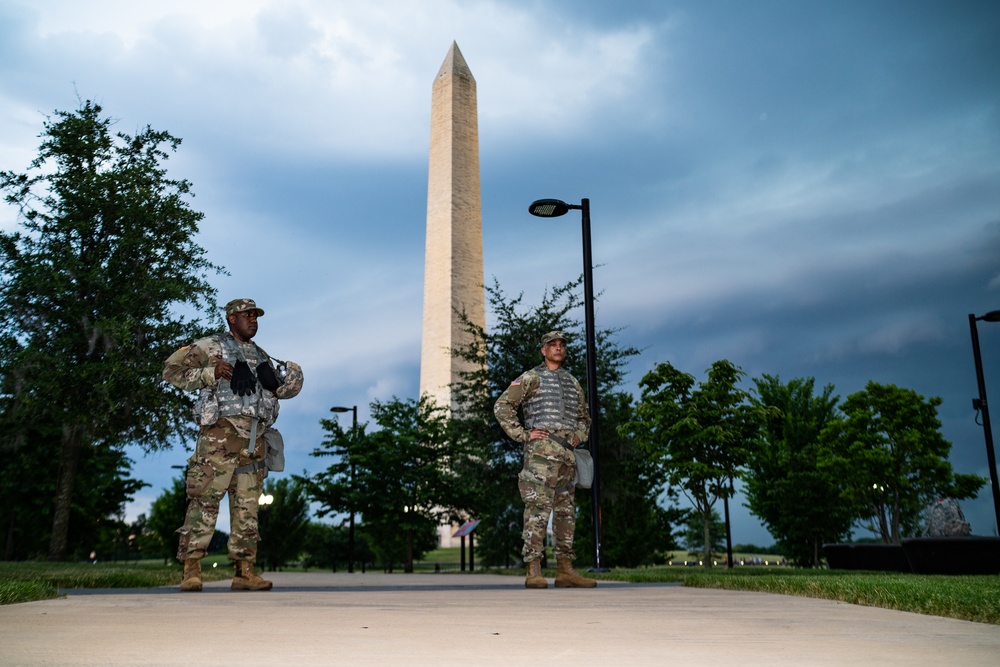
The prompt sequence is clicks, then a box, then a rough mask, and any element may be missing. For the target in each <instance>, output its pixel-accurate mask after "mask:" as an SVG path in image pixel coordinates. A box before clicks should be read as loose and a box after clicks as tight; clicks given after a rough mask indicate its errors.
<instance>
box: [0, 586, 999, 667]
mask: <svg viewBox="0 0 1000 667" xmlns="http://www.w3.org/2000/svg"><path fill="white" fill-rule="evenodd" d="M268 577H269V578H271V579H272V580H273V581H274V590H272V591H269V592H263V593H248V592H233V591H230V590H229V582H228V581H224V582H214V583H210V584H207V585H206V587H205V590H204V591H203V592H201V593H180V592H179V590H178V589H177V588H157V589H151V590H85V591H68V592H67V597H65V598H61V599H57V600H48V601H44V602H32V603H27V604H18V605H7V606H3V607H0V664H2V665H130V666H131V665H184V666H185V667H192V666H200V665H233V666H234V667H246V666H252V665H269V666H272V667H274V666H284V665H346V666H349V667H353V666H367V665H373V666H378V667H403V666H409V665H417V666H422V665H433V666H436V667H437V666H449V665H462V666H465V667H471V666H478V665H504V666H505V667H506V666H521V665H567V666H569V665H572V666H574V667H576V666H582V665H600V666H601V667H618V666H620V665H624V666H626V667H637V666H640V665H658V666H662V665H681V664H684V665H707V664H712V665H739V666H741V667H742V666H748V665H767V666H769V667H773V666H774V665H796V666H799V665H851V666H853V667H857V666H860V665H961V666H962V667H972V666H974V665H990V666H991V667H996V666H997V665H1000V626H995V625H986V624H981V623H970V622H966V621H956V620H951V619H946V618H937V617H933V616H921V615H918V614H910V613H904V612H898V611H887V610H883V609H872V608H868V607H858V606H855V605H850V604H844V603H839V602H831V601H826V600H812V599H808V598H798V597H790V596H783V595H771V594H767V593H739V592H731V591H718V590H706V589H695V588H683V587H681V586H678V585H669V584H654V585H651V584H619V583H610V582H601V583H600V584H599V585H598V587H597V588H596V589H591V590H576V589H554V588H549V589H547V590H530V591H529V590H525V589H524V587H523V579H521V578H518V577H505V576H497V575H482V574H418V575H405V574H391V575H386V574H372V573H369V574H360V573H355V574H346V573H343V574H329V573H306V574H303V573H280V572H279V573H270V574H268Z"/></svg>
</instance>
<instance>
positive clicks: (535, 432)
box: [493, 331, 597, 588]
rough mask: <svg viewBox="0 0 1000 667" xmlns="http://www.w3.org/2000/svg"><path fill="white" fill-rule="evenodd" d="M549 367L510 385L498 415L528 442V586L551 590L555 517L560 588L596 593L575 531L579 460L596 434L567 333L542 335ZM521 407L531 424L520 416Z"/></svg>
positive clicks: (524, 473)
mask: <svg viewBox="0 0 1000 667" xmlns="http://www.w3.org/2000/svg"><path fill="white" fill-rule="evenodd" d="M541 343H542V359H543V362H542V363H541V364H539V365H538V366H536V367H535V368H532V369H531V370H529V371H525V372H524V373H522V374H521V375H520V377H518V378H517V379H516V380H514V381H513V382H511V383H510V386H509V387H508V388H507V390H506V391H504V392H503V394H501V395H500V398H498V399H497V402H496V405H494V407H493V412H494V414H495V415H496V417H497V420H498V421H499V422H500V425H501V426H502V427H503V430H504V431H506V432H507V435H509V436H510V437H511V438H512V439H513V440H515V441H517V442H520V443H523V444H524V467H523V468H522V470H521V473H520V474H519V475H518V476H517V479H518V483H517V488H518V491H520V493H521V499H522V500H524V532H523V533H522V537H523V538H524V548H523V550H522V552H521V553H522V555H523V558H524V562H525V565H527V568H528V572H527V576H526V577H525V580H524V585H525V587H526V588H548V582H547V581H546V580H545V577H543V576H542V568H541V558H542V554H543V549H544V548H545V530H546V527H547V526H548V523H549V515H550V514H551V515H552V532H553V534H554V536H555V552H556V581H555V585H556V588H571V587H572V588H593V587H594V586H596V585H597V582H596V581H595V580H593V579H589V578H587V577H582V576H580V574H579V573H578V572H577V571H576V570H574V569H573V561H574V560H575V558H576V553H575V552H574V551H573V531H574V530H575V528H576V511H575V510H574V507H573V501H574V497H575V491H576V487H575V481H576V480H575V477H576V454H575V453H574V450H575V449H576V447H577V446H579V444H580V443H581V442H583V441H584V440H586V439H587V436H588V434H589V433H590V413H589V412H588V411H587V402H586V401H585V400H584V398H583V389H581V388H580V383H579V382H577V381H576V378H574V377H573V376H572V375H571V374H570V372H569V371H567V370H566V369H564V368H562V364H563V362H564V361H565V360H566V335H565V334H564V333H563V332H561V331H550V332H549V333H547V334H545V335H544V336H542V340H541ZM518 408H521V411H522V412H523V413H524V422H523V424H522V422H521V420H520V419H519V418H518Z"/></svg>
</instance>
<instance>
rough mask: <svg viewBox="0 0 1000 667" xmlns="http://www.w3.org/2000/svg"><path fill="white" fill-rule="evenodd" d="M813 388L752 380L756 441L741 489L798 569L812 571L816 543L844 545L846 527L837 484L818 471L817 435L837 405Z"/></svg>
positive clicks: (829, 393)
mask: <svg viewBox="0 0 1000 667" xmlns="http://www.w3.org/2000/svg"><path fill="white" fill-rule="evenodd" d="M815 382H816V381H815V379H814V378H805V379H803V378H798V379H794V380H791V381H790V382H788V383H787V384H786V383H782V382H781V380H780V378H778V377H775V376H771V375H762V376H761V377H760V378H757V379H755V380H754V384H755V386H756V390H757V391H756V398H754V399H752V400H753V402H754V404H755V405H757V406H758V407H759V408H761V414H762V415H763V416H764V420H763V428H762V435H763V438H762V440H761V442H760V443H759V446H758V447H755V448H753V449H752V450H751V455H750V458H749V461H748V465H747V470H748V473H747V476H746V484H745V490H746V497H747V505H748V506H749V508H750V511H751V512H752V513H753V514H754V515H755V516H757V517H759V518H760V519H761V521H762V522H763V523H764V525H765V526H766V527H767V529H768V531H769V532H770V533H771V535H773V536H774V538H775V539H776V540H777V542H778V545H779V546H780V548H781V553H782V554H784V555H785V556H786V557H787V558H788V559H789V560H790V561H791V562H792V563H793V564H795V565H798V566H800V567H819V566H820V564H821V559H822V555H823V554H822V546H823V544H824V543H826V542H839V541H841V540H843V539H845V538H846V537H847V536H848V535H850V532H851V525H852V523H853V514H852V512H851V508H850V506H849V505H848V504H847V503H845V502H844V501H843V500H842V499H841V497H840V486H841V484H840V480H839V479H837V478H835V477H833V476H831V475H830V474H829V473H828V472H825V471H823V470H820V469H819V467H818V460H819V456H820V446H821V445H820V433H821V432H822V431H823V429H824V428H826V427H827V426H828V425H829V424H831V423H833V422H834V421H835V420H836V418H837V414H838V413H837V403H838V401H839V400H840V399H839V397H837V396H834V395H833V386H832V385H827V386H826V387H824V389H823V393H822V394H820V395H818V396H817V395H816V393H815Z"/></svg>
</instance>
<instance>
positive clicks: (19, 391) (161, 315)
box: [0, 101, 218, 560]
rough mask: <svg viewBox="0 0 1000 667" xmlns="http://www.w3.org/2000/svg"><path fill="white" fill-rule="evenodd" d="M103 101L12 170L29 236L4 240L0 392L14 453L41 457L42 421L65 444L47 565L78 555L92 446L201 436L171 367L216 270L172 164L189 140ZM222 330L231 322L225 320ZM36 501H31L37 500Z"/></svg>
mask: <svg viewBox="0 0 1000 667" xmlns="http://www.w3.org/2000/svg"><path fill="white" fill-rule="evenodd" d="M111 125H112V120H111V119H110V118H106V117H103V116H102V109H101V107H100V106H99V105H97V104H94V103H92V102H90V101H87V102H84V103H82V104H81V106H80V108H79V109H77V110H76V111H75V112H63V111H57V112H55V118H54V119H52V118H49V119H47V120H46V121H45V123H44V132H43V133H42V135H41V137H42V143H41V145H40V147H39V152H38V157H37V158H35V160H33V161H32V163H31V165H30V166H29V169H28V171H27V172H26V173H23V174H18V173H13V172H9V171H4V172H0V189H2V190H3V192H4V193H5V199H6V201H7V202H8V203H10V204H12V205H14V206H17V207H18V210H19V222H20V226H21V230H20V231H15V232H13V233H8V232H0V354H2V355H3V356H2V359H0V395H2V396H4V400H3V405H2V408H3V410H4V425H5V426H7V427H8V429H9V430H6V431H5V432H6V433H7V436H6V437H7V438H9V440H8V441H7V443H6V444H5V448H6V449H14V448H16V447H21V446H24V447H32V446H34V443H32V442H29V441H28V439H27V438H28V436H29V435H30V434H31V426H32V425H33V424H39V423H46V424H51V425H52V426H53V428H54V429H55V430H56V431H57V433H58V437H59V445H58V450H57V452H55V460H56V461H58V472H57V474H56V489H55V492H54V494H53V496H52V497H53V512H52V530H51V537H50V544H49V550H48V556H49V558H50V559H53V560H62V559H65V558H66V557H67V555H68V553H69V547H70V543H69V535H70V522H71V514H72V507H73V504H74V503H75V502H77V501H78V498H79V494H80V493H81V492H82V493H85V494H86V493H87V490H86V489H83V490H82V491H81V489H80V487H79V485H78V484H77V481H78V472H79V470H80V460H81V455H82V453H83V452H85V451H87V450H89V449H95V448H96V449H103V450H108V449H116V448H120V447H122V446H123V445H125V444H128V443H135V444H138V445H140V446H142V447H144V448H146V449H147V450H153V449H157V448H160V447H164V446H168V445H169V444H170V442H171V440H172V439H174V438H177V437H179V436H183V435H189V434H190V432H191V427H190V425H189V423H188V421H189V420H188V419H187V414H186V412H187V411H186V410H184V409H183V408H184V407H186V406H188V405H190V399H189V398H187V397H184V396H182V395H180V394H179V393H178V392H172V391H164V389H163V386H162V383H161V382H160V379H159V378H160V370H161V367H160V366H161V363H162V359H164V358H165V357H166V356H167V355H168V354H169V353H170V352H172V351H173V349H174V348H176V347H177V345H178V344H179V343H180V341H183V340H185V339H186V338H187V337H188V336H190V335H191V333H192V330H194V331H198V330H199V329H201V328H202V326H203V325H202V321H201V320H199V319H193V320H191V321H186V320H185V319H184V318H183V317H173V316H171V315H170V312H171V310H172V309H174V308H177V307H181V308H184V309H185V310H187V311H188V312H191V313H194V314H198V313H199V312H204V313H210V306H211V305H212V304H213V303H214V296H215V291H214V290H213V289H212V288H211V287H210V285H209V284H208V282H207V280H206V276H205V273H206V272H208V271H214V270H217V269H216V267H215V266H213V265H212V264H210V263H209V262H208V261H207V260H206V259H205V258H204V250H203V249H202V248H200V247H199V246H198V245H197V244H196V243H194V241H193V237H194V235H195V234H196V233H197V231H198V222H199V221H200V220H201V218H202V214H201V213H197V212H195V211H193V210H191V209H190V208H189V206H188V204H187V201H186V198H187V196H189V195H190V184H189V183H188V182H187V181H185V180H173V179H170V178H168V177H167V175H166V170H165V168H164V167H163V166H162V163H163V162H164V161H165V160H166V159H167V157H168V153H167V151H168V150H170V151H173V150H176V148H177V147H178V146H179V144H180V139H177V138H175V137H172V136H171V135H170V134H168V133H166V132H158V131H154V130H153V129H151V128H149V127H146V129H144V130H142V131H140V132H139V133H137V134H135V135H134V136H130V135H127V134H124V133H118V134H114V135H113V134H112V132H111ZM215 317H216V319H217V318H218V315H216V316H215ZM25 491H26V492H30V490H27V489H26V490H25Z"/></svg>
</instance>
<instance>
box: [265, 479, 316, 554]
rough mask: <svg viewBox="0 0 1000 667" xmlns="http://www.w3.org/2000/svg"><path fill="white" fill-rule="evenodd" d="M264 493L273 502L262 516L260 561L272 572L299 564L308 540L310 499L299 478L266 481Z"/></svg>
mask: <svg viewBox="0 0 1000 667" xmlns="http://www.w3.org/2000/svg"><path fill="white" fill-rule="evenodd" d="M264 493H266V494H268V495H270V496H271V498H272V502H271V504H270V505H268V506H267V507H266V508H264V507H262V508H261V511H260V513H259V514H260V516H259V517H258V519H259V521H260V530H261V544H260V547H261V550H262V552H263V556H264V558H263V559H261V560H262V562H263V563H264V567H265V568H267V569H270V570H271V571H272V572H273V571H275V570H277V569H278V568H280V567H283V566H284V565H286V564H287V563H289V562H291V561H294V560H297V559H298V558H299V556H301V555H302V550H303V548H304V546H305V543H306V538H307V537H308V526H309V497H308V494H307V493H306V487H305V484H303V483H302V481H301V479H300V478H298V477H282V478H281V479H278V480H271V479H267V480H266V481H265V483H264Z"/></svg>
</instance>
